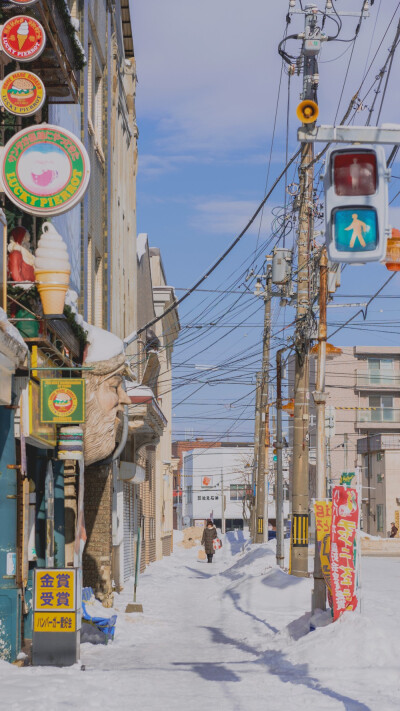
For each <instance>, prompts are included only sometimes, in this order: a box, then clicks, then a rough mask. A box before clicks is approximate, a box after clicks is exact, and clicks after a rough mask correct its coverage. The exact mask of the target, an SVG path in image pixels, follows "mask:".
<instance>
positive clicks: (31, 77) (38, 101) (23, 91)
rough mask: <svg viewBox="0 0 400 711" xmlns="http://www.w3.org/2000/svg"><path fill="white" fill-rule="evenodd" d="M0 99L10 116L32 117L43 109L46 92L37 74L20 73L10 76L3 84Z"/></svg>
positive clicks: (12, 73)
mask: <svg viewBox="0 0 400 711" xmlns="http://www.w3.org/2000/svg"><path fill="white" fill-rule="evenodd" d="M0 97H1V103H2V104H3V106H4V108H5V109H7V111H8V112H9V113H10V114H16V115H17V116H31V115H32V114H35V113H36V112H37V111H39V109H41V108H42V106H43V104H44V100H45V98H46V91H45V88H44V84H43V82H42V80H41V79H39V77H37V76H36V74H32V72H25V71H18V72H11V74H8V75H7V76H6V78H5V79H4V81H3V82H2V83H1V89H0Z"/></svg>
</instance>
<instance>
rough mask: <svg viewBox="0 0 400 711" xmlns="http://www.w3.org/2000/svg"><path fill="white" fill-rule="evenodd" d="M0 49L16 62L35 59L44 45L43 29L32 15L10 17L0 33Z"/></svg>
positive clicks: (44, 35)
mask: <svg viewBox="0 0 400 711" xmlns="http://www.w3.org/2000/svg"><path fill="white" fill-rule="evenodd" d="M0 44H1V49H2V50H3V52H5V54H7V56H8V57H10V58H11V59H15V60H16V61H18V62H30V61H31V60H32V59H37V58H38V57H39V56H40V55H41V54H42V52H43V50H44V48H45V45H46V34H45V31H44V29H43V27H42V25H41V24H40V22H38V21H37V20H35V18H34V17H29V16H28V15H17V16H16V17H10V19H9V20H7V22H6V23H5V24H4V25H3V27H2V30H1V34H0Z"/></svg>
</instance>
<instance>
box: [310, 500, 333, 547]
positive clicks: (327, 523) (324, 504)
mask: <svg viewBox="0 0 400 711" xmlns="http://www.w3.org/2000/svg"><path fill="white" fill-rule="evenodd" d="M314 512H315V523H316V526H317V540H318V541H319V542H321V541H323V539H324V536H325V535H326V534H330V532H331V523H332V501H316V502H315V504H314Z"/></svg>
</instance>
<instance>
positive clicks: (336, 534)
mask: <svg viewBox="0 0 400 711" xmlns="http://www.w3.org/2000/svg"><path fill="white" fill-rule="evenodd" d="M358 516H359V508H358V495H357V491H356V489H350V488H348V487H345V486H335V487H334V489H333V492H332V527H331V550H330V561H331V584H332V597H333V617H334V619H335V620H337V618H338V617H340V615H341V614H342V613H343V612H345V611H346V610H355V608H356V607H357V602H358V601H357V596H356V591H355V583H356V570H355V553H354V551H355V539H356V533H357V527H358Z"/></svg>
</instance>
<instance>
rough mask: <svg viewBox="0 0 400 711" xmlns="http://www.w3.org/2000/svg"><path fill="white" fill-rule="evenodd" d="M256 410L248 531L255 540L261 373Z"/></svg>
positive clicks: (258, 378)
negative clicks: (251, 502)
mask: <svg viewBox="0 0 400 711" xmlns="http://www.w3.org/2000/svg"><path fill="white" fill-rule="evenodd" d="M256 383H257V384H256V412H255V424H254V462H253V468H252V479H251V496H252V501H253V504H252V506H251V514H250V532H251V540H252V541H253V542H255V540H256V533H257V517H256V507H255V505H254V502H255V492H256V479H257V457H258V452H259V446H258V442H259V438H260V417H261V385H262V373H261V372H258V373H257V380H256Z"/></svg>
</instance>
